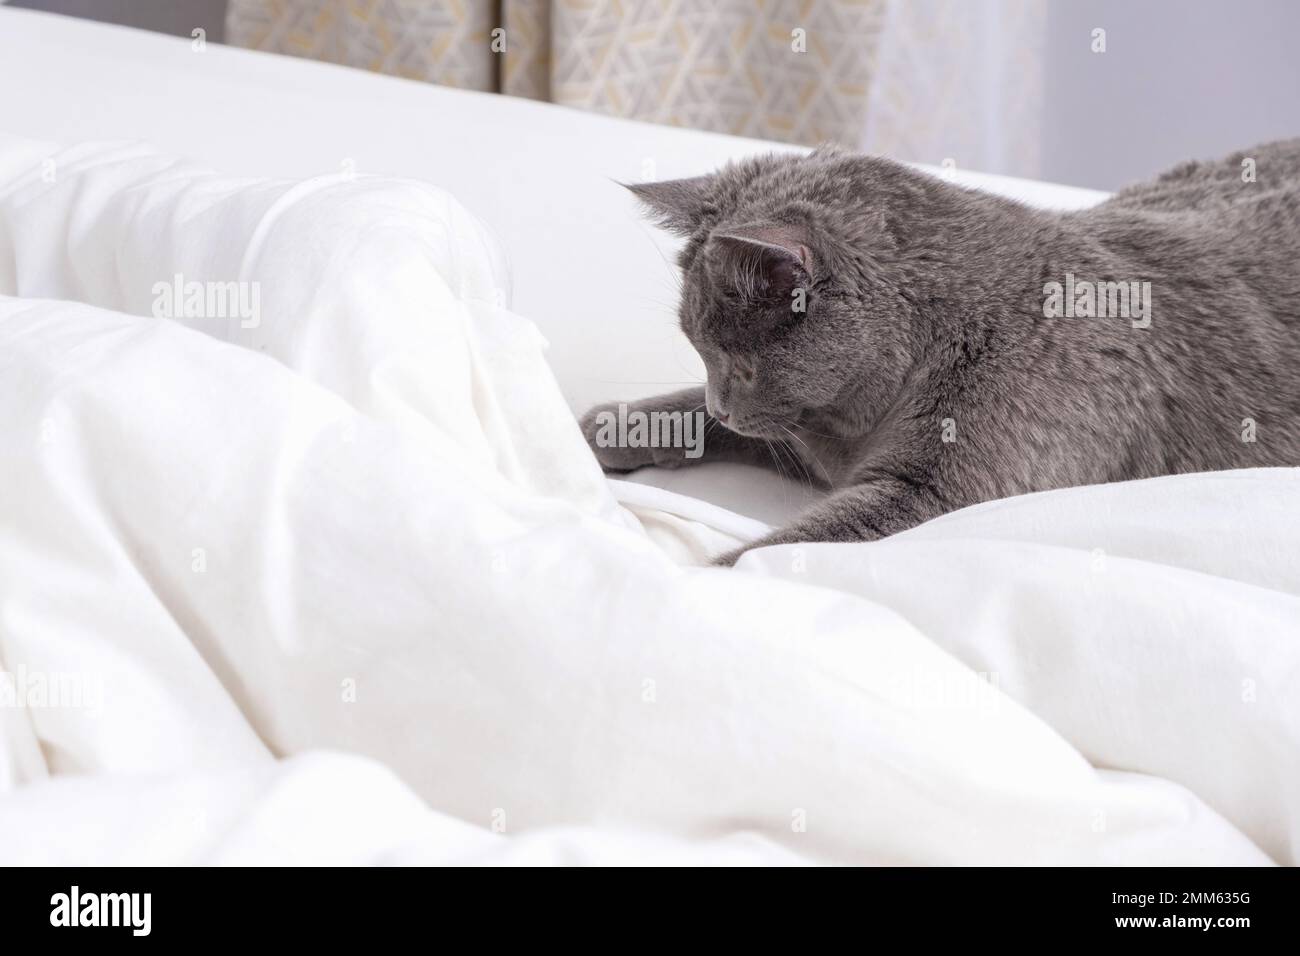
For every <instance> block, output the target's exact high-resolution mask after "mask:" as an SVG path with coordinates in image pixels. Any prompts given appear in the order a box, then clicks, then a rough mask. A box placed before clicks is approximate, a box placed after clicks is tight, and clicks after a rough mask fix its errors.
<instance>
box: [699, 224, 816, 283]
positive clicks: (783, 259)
mask: <svg viewBox="0 0 1300 956" xmlns="http://www.w3.org/2000/svg"><path fill="white" fill-rule="evenodd" d="M712 241H713V243H714V245H715V247H716V248H717V249H718V251H719V252H720V253H721V254H722V255H723V256H724V257H725V262H726V265H727V266H728V267H729V268H730V269H731V270H732V272H733V273H734V275H735V284H736V286H737V288H742V289H746V290H747V291H749V292H751V293H756V294H758V295H764V296H771V297H775V298H780V299H788V298H790V297H791V295H792V294H793V293H794V291H795V290H796V289H807V288H809V286H811V285H812V275H813V267H814V263H813V254H812V249H811V246H810V243H809V239H808V233H807V230H805V229H803V228H802V227H800V226H791V225H787V224H785V223H771V224H766V225H760V224H756V225H749V226H739V227H736V228H729V229H725V230H723V231H720V232H715V233H714V234H713V236H712Z"/></svg>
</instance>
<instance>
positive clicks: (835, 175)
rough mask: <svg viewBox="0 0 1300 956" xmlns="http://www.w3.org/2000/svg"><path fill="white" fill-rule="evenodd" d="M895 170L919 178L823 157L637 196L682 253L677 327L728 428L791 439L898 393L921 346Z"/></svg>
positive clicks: (758, 164) (642, 189) (644, 187)
mask: <svg viewBox="0 0 1300 956" xmlns="http://www.w3.org/2000/svg"><path fill="white" fill-rule="evenodd" d="M890 167H893V169H891V168H890ZM894 169H897V170H900V171H902V172H903V173H904V174H906V175H908V176H911V175H914V174H911V173H910V171H906V170H904V169H903V167H899V166H896V164H893V163H888V162H887V161H885V160H874V159H870V158H869V157H863V156H854V155H852V154H849V153H845V152H841V151H839V150H836V149H825V148H823V149H819V150H817V151H815V152H813V153H812V154H811V155H808V156H790V155H787V156H781V155H771V156H764V157H759V158H755V159H750V160H746V161H744V162H741V163H736V164H732V165H729V166H726V167H724V168H723V169H721V170H719V171H718V172H716V173H713V174H711V175H708V176H700V177H697V178H694V179H681V180H671V181H667V182H657V183H645V184H640V185H634V186H630V187H629V188H630V189H631V190H632V192H633V193H635V194H636V195H637V197H638V198H639V199H640V200H641V201H642V202H643V203H644V205H645V206H646V207H647V208H648V210H649V211H650V213H651V215H652V216H653V218H654V219H656V220H657V221H658V223H659V224H660V225H661V226H663V227H665V228H667V229H668V230H670V231H672V232H674V233H676V234H678V235H680V236H681V237H683V238H684V239H685V240H686V242H685V245H684V246H683V248H682V250H681V253H680V255H679V257H678V264H679V266H680V268H681V271H682V279H683V282H682V295H681V302H680V306H679V315H680V320H681V327H682V330H683V332H685V334H686V336H687V338H688V339H689V340H690V342H691V344H692V345H693V346H694V347H695V349H696V351H697V352H698V353H699V355H700V357H701V358H702V359H703V361H704V366H705V368H706V370H707V373H708V384H707V389H706V397H707V404H708V410H709V413H710V414H711V415H713V416H714V417H715V418H717V419H718V421H719V422H721V423H722V424H724V425H726V426H727V427H728V428H731V429H733V430H734V431H736V432H739V433H741V434H745V435H761V436H766V437H781V436H782V434H783V432H782V429H783V427H789V426H790V425H792V424H793V423H794V422H796V421H797V420H799V419H800V418H801V416H804V414H805V413H808V412H816V411H819V410H832V411H833V410H835V409H836V407H837V405H841V404H844V403H846V402H851V401H853V400H854V396H856V395H859V394H860V393H867V394H868V395H869V393H871V392H872V391H873V389H874V390H875V391H877V392H879V393H880V394H881V395H892V394H894V391H896V388H897V387H898V385H899V384H900V382H901V375H903V374H904V373H905V371H906V368H907V365H908V363H907V361H906V359H907V355H908V353H909V351H910V348H911V346H912V339H913V338H914V335H913V330H911V329H910V328H909V325H910V319H909V316H908V315H907V314H906V313H907V311H908V306H907V300H906V298H905V297H904V296H901V295H900V292H901V291H902V290H900V287H899V283H900V281H902V282H906V277H905V276H904V275H903V274H902V272H900V271H899V270H898V269H896V268H894V266H895V265H896V263H895V262H894V260H895V259H896V256H897V252H898V250H897V243H896V240H895V236H894V234H893V231H892V230H891V223H890V217H889V215H888V211H889V210H888V208H887V206H888V197H889V195H890V194H891V193H894V192H896V191H897V189H896V186H895V187H888V182H887V181H888V180H889V179H890V178H891V177H892V176H893V175H894ZM882 186H885V187H888V188H882ZM904 271H905V270H904ZM868 400H869V398H868Z"/></svg>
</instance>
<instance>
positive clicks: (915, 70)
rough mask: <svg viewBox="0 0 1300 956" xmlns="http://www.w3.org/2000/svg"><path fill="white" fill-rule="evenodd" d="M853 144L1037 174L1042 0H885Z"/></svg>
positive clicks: (973, 166)
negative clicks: (859, 128)
mask: <svg viewBox="0 0 1300 956" xmlns="http://www.w3.org/2000/svg"><path fill="white" fill-rule="evenodd" d="M886 2H887V9H886V11H885V22H884V28H883V40H882V42H881V44H880V52H879V56H878V59H877V63H876V72H875V75H874V77H873V81H872V84H871V90H870V93H869V95H868V99H867V104H866V109H865V111H864V115H863V124H862V132H861V136H860V138H859V140H858V143H857V145H858V146H859V147H860V148H861V149H863V150H864V151H866V152H871V153H879V154H882V155H886V156H893V157H895V158H898V159H907V160H914V161H917V162H925V163H932V164H934V165H944V164H952V165H954V166H958V167H962V168H966V169H978V170H982V171H985V172H996V173H1004V174H1007V175H1014V176H1028V177H1034V176H1037V175H1038V174H1039V172H1040V169H1041V154H1042V149H1041V137H1042V130H1043V103H1044V98H1043V83H1044V80H1043V77H1044V61H1045V55H1046V53H1045V47H1046V36H1047V11H1046V4H1045V2H1044V0H886Z"/></svg>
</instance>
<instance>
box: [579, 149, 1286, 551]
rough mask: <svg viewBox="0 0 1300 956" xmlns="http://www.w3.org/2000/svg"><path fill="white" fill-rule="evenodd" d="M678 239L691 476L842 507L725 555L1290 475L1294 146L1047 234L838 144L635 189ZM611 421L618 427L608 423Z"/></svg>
mask: <svg viewBox="0 0 1300 956" xmlns="http://www.w3.org/2000/svg"><path fill="white" fill-rule="evenodd" d="M631 188H632V190H633V192H635V193H636V195H637V196H638V197H640V199H641V200H642V201H643V202H644V203H645V204H646V205H647V206H648V207H649V209H650V210H651V211H652V212H653V213H654V215H655V217H656V218H657V220H658V221H659V222H660V224H661V225H663V226H665V227H666V228H668V229H670V230H672V231H673V232H675V233H677V234H679V235H681V236H682V237H684V238H685V239H686V243H685V246H684V248H683V249H682V252H681V254H680V257H679V264H680V266H681V271H682V275H683V278H684V282H683V291H682V298H681V306H680V316H681V325H682V329H683V331H684V332H685V333H686V335H687V337H688V338H689V339H690V341H691V343H692V344H693V345H694V346H695V348H696V350H697V351H698V352H699V354H700V357H701V358H702V359H703V360H704V364H705V367H706V369H707V373H708V384H707V386H706V387H705V388H694V389H688V390H686V391H682V392H675V393H673V394H670V395H663V396H660V397H658V398H653V399H648V400H646V401H642V402H636V403H631V404H630V408H631V409H633V410H638V411H642V412H650V411H664V412H674V411H675V412H680V413H691V412H696V411H697V410H699V409H701V408H707V414H708V416H709V418H708V425H707V432H706V435H707V438H706V441H705V444H704V452H703V455H702V456H700V457H698V458H689V457H687V456H686V455H685V454H684V453H683V449H682V448H664V447H657V448H655V447H645V446H641V447H626V445H625V446H624V447H618V446H613V447H610V446H608V442H606V441H598V440H597V434H598V431H599V424H598V420H599V417H600V416H599V413H600V412H602V411H612V410H614V409H615V408H616V407H617V405H616V403H611V404H609V405H603V406H599V407H597V408H595V409H592V410H591V411H590V412H589V413H588V414H587V415H586V416H584V417H583V420H582V427H583V431H584V433H585V434H586V436H587V438H588V441H589V442H590V443H591V445H592V448H593V450H594V451H595V453H596V456H597V458H598V459H599V460H600V462H601V464H602V466H603V467H604V468H605V469H606V470H608V471H615V472H622V471H629V470H632V469H635V468H639V467H642V466H645V465H658V466H661V467H674V466H678V465H682V464H687V463H689V462H691V461H696V460H698V461H718V460H727V461H741V462H749V463H753V464H756V465H765V466H768V467H775V468H781V469H782V470H784V471H791V472H797V473H798V474H800V475H803V476H806V477H807V478H808V479H809V480H811V481H813V482H816V483H817V484H818V485H821V486H823V487H825V488H827V489H829V490H830V494H829V495H828V497H827V498H826V499H825V500H824V501H822V502H820V503H819V504H817V505H816V506H815V507H813V508H812V509H811V510H810V511H808V512H807V513H806V514H804V515H803V516H802V517H800V518H798V519H797V520H795V521H794V522H793V523H792V524H790V525H788V526H786V527H784V528H780V529H778V530H777V531H774V532H773V533H772V534H769V535H768V536H766V537H765V538H762V539H760V540H758V541H755V542H753V543H751V544H749V545H747V546H745V547H743V548H740V549H738V550H736V551H733V552H731V553H729V554H725V555H722V556H721V557H719V558H718V559H717V563H719V564H731V563H734V561H735V560H736V559H737V558H738V557H739V556H740V554H741V553H743V552H744V551H746V550H748V549H749V548H756V547H762V546H765V545H771V544H786V543H793V542H810V541H871V540H875V539H878V538H882V537H885V536H887V535H891V534H894V533H895V532H898V531H902V530H904V529H906V528H910V527H913V526H914V525H917V524H920V523H921V522H923V521H926V520H928V519H930V518H933V517H935V516H937V515H940V514H943V513H945V512H948V511H953V510H955V509H957V508H961V507H964V506H966V505H971V504H975V503H977V502H982V501H989V500H991V499H995V498H1004V497H1007V496H1009V495H1018V494H1024V493H1026V492H1032V491H1042V490H1045V489H1050V488H1061V487H1065V486H1069V485H1087V484H1095V483H1098V482H1107V481H1122V480H1125V479H1131V478H1146V477H1151V476H1154V475H1167V474H1173V473H1178V472H1196V471H1212V470H1217V469H1224V468H1247V467H1252V466H1260V465H1300V139H1293V140H1287V141H1285V142H1278V143H1270V144H1268V145H1264V146H1259V147H1257V148H1256V149H1253V150H1246V151H1244V152H1240V153H1234V154H1233V155H1231V156H1229V157H1227V158H1226V159H1224V160H1222V161H1219V162H1213V163H1201V162H1191V163H1184V164H1183V165H1180V166H1177V167H1175V168H1174V169H1172V170H1170V171H1169V172H1167V173H1165V174H1164V175H1162V176H1160V177H1159V178H1157V179H1156V180H1154V181H1152V182H1148V183H1142V184H1140V185H1136V186H1131V187H1129V188H1127V189H1124V190H1123V191H1121V192H1119V193H1118V194H1116V195H1115V196H1114V197H1112V198H1111V199H1109V200H1108V201H1106V202H1104V203H1102V204H1101V205H1099V206H1097V207H1095V208H1092V209H1089V210H1086V211H1082V212H1069V213H1059V212H1044V211H1041V210H1037V209H1031V208H1029V207H1027V206H1023V205H1021V204H1019V203H1016V202H1013V201H1011V200H1008V199H1003V198H999V197H996V196H991V195H987V194H984V193H980V192H974V191H971V190H968V189H964V188H961V187H958V186H955V185H952V184H950V183H947V182H944V181H942V180H939V179H936V178H933V177H931V176H928V175H925V174H923V173H920V172H917V171H914V170H912V169H910V168H907V167H905V166H902V165H899V164H897V163H894V162H890V161H888V160H884V159H878V158H873V157H868V156H858V155H853V154H851V153H848V152H845V151H842V150H839V149H837V148H825V147H823V148H821V149H818V150H816V151H815V152H813V153H812V154H810V155H807V156H802V157H796V156H764V157H758V158H754V159H749V160H746V161H744V162H739V163H735V164H732V165H728V166H726V167H724V168H723V169H722V170H720V171H718V172H717V173H714V174H712V175H709V176H701V177H699V178H696V179H686V180H676V181H672V182H661V183H651V184H647V185H638V186H633V187H631ZM606 420H607V419H606Z"/></svg>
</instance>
